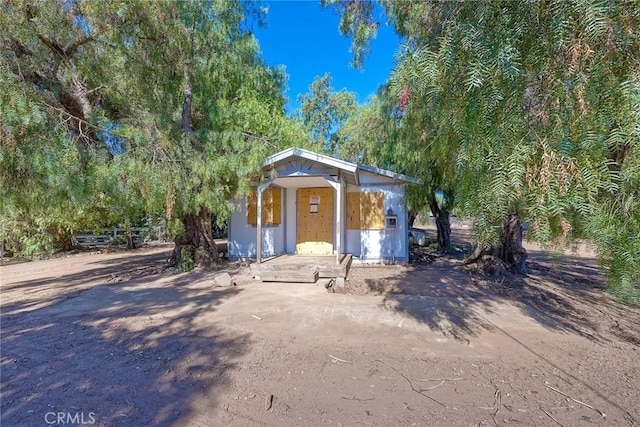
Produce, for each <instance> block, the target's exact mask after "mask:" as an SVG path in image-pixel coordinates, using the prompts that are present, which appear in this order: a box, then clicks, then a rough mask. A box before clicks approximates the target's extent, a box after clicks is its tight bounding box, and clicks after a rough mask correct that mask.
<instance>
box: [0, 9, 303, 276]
mask: <svg viewBox="0 0 640 427" xmlns="http://www.w3.org/2000/svg"><path fill="white" fill-rule="evenodd" d="M0 7H1V10H0V28H2V30H1V31H2V33H1V35H0V45H1V47H2V49H1V52H0V55H1V56H0V66H1V67H2V71H1V74H0V79H1V80H0V93H1V95H0V114H2V117H3V121H2V125H1V128H0V133H1V134H2V135H1V136H2V140H3V144H2V147H1V148H0V161H1V166H2V167H1V174H2V181H3V185H2V190H1V191H2V194H1V196H2V206H1V207H0V209H1V210H2V218H3V219H2V221H3V236H2V238H3V239H12V238H14V240H15V236H20V238H24V236H25V234H24V233H22V234H21V233H20V231H24V229H25V228H31V229H33V225H37V226H38V229H39V230H40V231H42V230H45V229H47V230H50V229H56V230H58V231H59V233H60V234H67V235H68V233H69V232H71V231H73V230H77V229H79V228H85V227H90V226H97V225H104V222H109V221H117V222H126V221H131V220H133V219H134V218H136V217H137V216H138V217H139V216H140V215H141V214H143V213H146V214H148V213H162V214H164V215H166V216H167V217H168V218H171V219H172V220H173V226H174V227H173V228H174V230H175V234H176V236H177V237H179V239H182V240H177V241H176V243H177V246H176V248H177V249H179V248H180V247H182V246H185V245H186V246H189V247H187V249H188V253H187V256H186V257H185V260H187V261H189V259H190V260H191V261H194V260H195V261H194V262H200V261H202V262H203V263H205V264H206V263H209V262H215V260H216V257H217V253H216V252H215V248H212V247H211V245H212V242H211V241H207V240H208V239H209V237H207V236H206V234H207V233H206V230H204V229H203V228H202V227H205V228H206V227H207V226H208V227H210V226H211V224H210V220H211V213H213V214H216V216H217V217H218V218H225V217H226V216H227V215H228V213H229V211H230V209H231V198H232V195H234V194H235V193H236V192H238V191H239V192H243V191H245V192H246V191H248V187H249V181H250V178H251V177H252V176H255V174H256V173H257V171H258V170H259V168H260V167H261V165H262V162H263V160H264V158H265V157H266V156H267V155H268V154H270V153H272V152H273V151H274V150H275V149H278V148H280V147H283V146H287V145H289V144H292V143H293V141H295V142H296V143H298V144H299V143H300V141H305V140H306V136H305V133H304V130H303V129H302V128H301V127H300V126H298V125H296V124H295V123H293V122H292V121H291V120H289V119H288V118H287V117H286V116H285V115H284V102H285V100H284V97H283V85H284V83H285V75H284V73H283V72H282V70H280V69H277V68H270V67H268V66H266V65H265V63H264V62H263V60H262V59H261V58H260V56H259V48H258V44H257V41H256V39H255V38H254V37H253V35H252V33H251V31H250V26H251V25H258V24H259V23H260V22H261V20H262V19H263V18H264V17H263V16H262V12H261V11H260V10H259V9H258V8H257V7H255V5H254V4H253V3H249V2H241V1H234V0H214V1H202V2H172V1H161V2H160V3H158V2H144V1H141V2H127V1H112V2H101V1H92V0H82V1H67V2H57V1H47V2H41V3H38V4H37V6H35V5H33V4H32V2H29V1H15V2H8V3H7V2H4V3H3V4H2V6H0ZM43 201H46V203H43ZM207 218H208V219H207ZM196 219H197V220H196ZM203 221H204V222H203ZM207 221H208V224H207ZM197 224H200V225H197ZM14 244H15V245H19V242H18V243H14ZM198 248H200V251H199V252H197V251H198ZM23 249H24V248H23ZM34 249H35V248H34ZM174 255H175V257H176V258H177V259H176V261H179V260H180V259H181V258H183V256H182V255H181V254H180V252H179V251H178V252H177V253H176V254H174ZM196 255H197V256H196ZM187 261H186V262H187ZM187 263H188V262H187Z"/></svg>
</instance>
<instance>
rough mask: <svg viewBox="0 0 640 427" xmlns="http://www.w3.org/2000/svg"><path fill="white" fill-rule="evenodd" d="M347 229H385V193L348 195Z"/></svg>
mask: <svg viewBox="0 0 640 427" xmlns="http://www.w3.org/2000/svg"><path fill="white" fill-rule="evenodd" d="M347 228H348V229H350V230H382V229H384V193H347Z"/></svg>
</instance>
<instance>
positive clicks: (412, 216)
mask: <svg viewBox="0 0 640 427" xmlns="http://www.w3.org/2000/svg"><path fill="white" fill-rule="evenodd" d="M416 218H417V215H416V214H414V213H413V212H412V211H411V210H409V228H413V224H414V223H415V222H416Z"/></svg>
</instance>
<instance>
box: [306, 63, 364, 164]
mask: <svg viewBox="0 0 640 427" xmlns="http://www.w3.org/2000/svg"><path fill="white" fill-rule="evenodd" d="M298 102H299V103H300V110H299V112H298V115H299V117H300V120H301V121H302V124H303V125H304V127H305V128H306V129H307V130H308V131H309V133H310V134H311V137H312V138H313V140H314V141H315V143H316V144H317V145H318V146H319V147H321V149H322V150H324V151H325V152H327V153H329V154H333V155H338V156H340V155H341V153H340V147H341V146H342V145H343V143H344V139H345V135H344V133H343V132H342V131H341V128H342V125H343V124H344V123H345V122H346V121H347V119H348V118H349V117H350V116H351V115H352V114H354V113H355V111H356V109H357V107H358V103H357V101H356V95H355V93H353V92H349V91H347V90H346V89H341V90H339V91H337V92H336V91H335V90H334V88H333V87H332V86H331V74H329V73H326V74H325V75H323V76H321V77H316V78H315V79H314V80H313V82H312V83H311V86H309V92H308V93H306V94H304V95H299V96H298Z"/></svg>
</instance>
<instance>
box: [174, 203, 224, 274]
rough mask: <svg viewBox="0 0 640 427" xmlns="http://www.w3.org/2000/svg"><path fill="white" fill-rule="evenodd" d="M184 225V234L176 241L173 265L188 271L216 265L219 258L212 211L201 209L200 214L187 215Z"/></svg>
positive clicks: (183, 218)
mask: <svg viewBox="0 0 640 427" xmlns="http://www.w3.org/2000/svg"><path fill="white" fill-rule="evenodd" d="M182 223H183V224H184V234H183V235H181V236H179V237H176V239H175V247H174V248H173V254H172V255H171V261H170V263H171V265H172V266H175V267H178V268H180V269H181V270H185V271H188V270H191V269H193V268H195V267H210V266H212V265H214V264H216V263H217V262H218V259H219V258H218V248H217V246H216V243H215V242H214V241H213V236H212V234H211V211H209V209H206V208H201V209H200V213H199V214H193V213H190V214H185V215H184V216H183V217H182Z"/></svg>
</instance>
